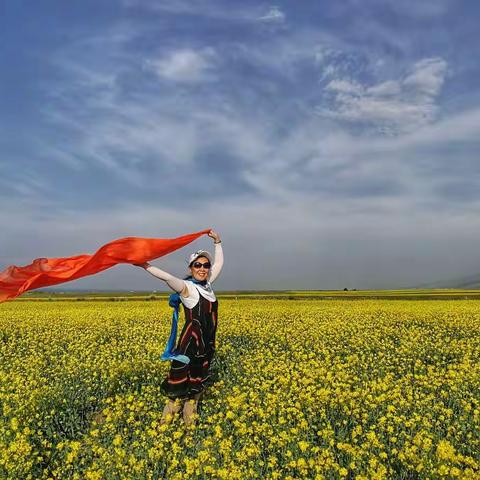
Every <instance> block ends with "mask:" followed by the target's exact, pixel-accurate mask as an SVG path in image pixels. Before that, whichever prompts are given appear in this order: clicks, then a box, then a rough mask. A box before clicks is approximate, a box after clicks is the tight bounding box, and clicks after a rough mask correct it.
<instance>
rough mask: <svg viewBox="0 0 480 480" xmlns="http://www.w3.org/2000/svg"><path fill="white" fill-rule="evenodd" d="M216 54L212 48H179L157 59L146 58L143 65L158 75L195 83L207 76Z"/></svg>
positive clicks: (176, 80) (177, 80) (168, 78)
mask: <svg viewBox="0 0 480 480" xmlns="http://www.w3.org/2000/svg"><path fill="white" fill-rule="evenodd" d="M215 58H216V55H215V51H214V50H213V49H212V48H205V49H203V50H199V51H196V50H192V49H180V50H175V51H173V52H170V53H169V54H167V55H165V56H163V57H162V58H159V59H149V60H146V62H145V66H146V67H147V68H148V69H150V70H153V71H154V72H155V73H156V74H157V75H158V76H159V77H161V78H164V79H167V80H172V81H175V82H182V83H195V82H199V81H202V80H206V79H208V78H209V72H210V71H211V70H212V68H213V64H214V61H215Z"/></svg>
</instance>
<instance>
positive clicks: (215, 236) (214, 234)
mask: <svg viewBox="0 0 480 480" xmlns="http://www.w3.org/2000/svg"><path fill="white" fill-rule="evenodd" d="M208 236H209V237H211V238H213V241H214V242H215V243H220V242H221V240H220V235H219V234H218V233H217V232H215V231H214V230H210V231H209V232H208Z"/></svg>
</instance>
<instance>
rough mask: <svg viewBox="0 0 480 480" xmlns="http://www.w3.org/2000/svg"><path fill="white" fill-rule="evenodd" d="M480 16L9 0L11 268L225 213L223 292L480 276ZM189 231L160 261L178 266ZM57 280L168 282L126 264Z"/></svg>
mask: <svg viewBox="0 0 480 480" xmlns="http://www.w3.org/2000/svg"><path fill="white" fill-rule="evenodd" d="M479 11H480V5H479V4H478V3H477V2H473V1H458V0H457V1H453V0H435V1H433V0H425V1H422V2H417V1H413V0H405V1H403V2H397V1H393V0H364V1H359V0H346V1H343V2H337V1H323V2H311V1H305V2H293V1H283V2H275V3H268V2H267V3H262V2H252V1H242V2H236V1H235V2H233V1H230V2H225V1H214V0H162V1H153V0H117V1H107V0H104V1H102V2H98V1H95V2H94V1H90V0H84V1H82V2H68V3H67V2H62V1H59V0H58V1H53V0H51V1H44V2H24V1H13V0H7V1H6V2H3V3H2V5H1V6H0V32H1V34H0V35H1V37H0V38H1V42H0V59H1V62H2V64H1V65H2V70H1V71H2V74H1V76H0V105H1V108H0V127H1V128H0V186H1V190H0V198H1V203H2V210H1V216H2V225H3V226H4V228H3V229H2V235H1V236H0V268H5V267H6V266H8V265H10V264H17V265H24V264H27V263H30V261H31V260H33V259H34V258H37V257H61V256H70V255H76V254H80V253H89V252H93V251H95V250H96V248H98V247H99V246H100V245H102V244H103V243H106V242H108V241H110V240H112V239H114V238H119V237H124V236H131V235H134V236H144V237H174V236H179V235H182V234H185V233H189V232H193V231H197V230H201V229H204V228H208V227H213V228H215V229H217V230H218V231H219V233H220V234H221V235H222V238H223V240H224V250H225V258H226V263H225V270H224V272H223V273H222V276H221V277H220V278H219V280H218V286H217V288H219V289H234V288H239V289H257V288H258V289H269V288H272V289H276V288H280V289H284V288H285V289H289V288H291V289H301V288H307V289H308V288H312V289H315V288H343V287H347V288H359V289H360V288H396V287H404V286H414V285H416V284H419V283H425V282H429V281H435V280H442V279H445V278H451V277H453V278H454V277H457V276H462V275H466V274H472V273H475V272H477V271H480V261H479V259H478V257H479V256H478V253H477V250H478V247H477V243H478V242H477V239H478V237H479V235H478V234H479V233H480V219H479V218H478V214H477V213H478V207H479V205H480V201H479V200H480V189H479V188H478V186H479V175H480V163H479V160H478V151H479V149H478V147H479V143H480V141H479V138H480V135H479V133H480V89H479V86H478V80H477V79H478V78H479V77H480V62H479V61H478V54H477V52H476V47H477V42H478V40H479V38H478V37H479V34H478V19H479ZM189 247H191V248H189ZM189 247H186V248H185V249H183V250H182V251H180V252H175V253H174V254H172V255H170V256H168V257H164V258H162V259H159V260H158V261H156V262H154V263H155V264H156V265H158V266H160V267H161V268H162V267H163V268H165V269H166V270H169V271H170V272H171V273H173V274H178V275H182V274H183V273H184V271H185V266H184V262H183V260H184V258H185V257H187V256H188V254H189V253H190V250H192V249H196V248H197V247H198V248H200V247H210V241H209V239H206V238H205V239H201V240H198V241H197V242H196V243H195V244H194V245H191V246H189ZM65 286H66V287H69V288H102V289H105V288H113V289H116V288H125V289H137V288H141V289H143V288H146V289H155V288H158V289H163V285H161V284H159V283H158V282H156V280H155V279H153V278H151V277H150V276H149V275H148V274H146V273H145V272H143V271H139V269H135V268H134V267H130V266H119V267H116V268H115V269H112V270H109V271H106V272H103V273H102V274H100V275H98V276H95V277H90V278H86V279H82V280H79V281H77V282H74V283H71V284H65Z"/></svg>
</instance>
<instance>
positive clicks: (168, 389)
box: [138, 230, 223, 425]
mask: <svg viewBox="0 0 480 480" xmlns="http://www.w3.org/2000/svg"><path fill="white" fill-rule="evenodd" d="M208 236H209V237H211V238H213V241H214V244H215V259H214V261H213V264H212V258H211V255H210V253H209V252H207V251H205V250H198V251H197V252H195V253H192V255H190V258H189V259H188V261H187V263H188V267H189V269H190V275H189V276H188V277H186V278H185V279H183V280H181V279H179V278H176V277H174V276H173V275H170V274H169V273H167V272H164V271H163V270H160V269H159V268H157V267H154V266H152V265H150V264H149V263H148V262H146V263H144V264H141V265H138V266H140V267H143V268H144V269H145V270H146V271H147V272H149V273H151V274H152V275H154V276H155V277H158V278H160V279H161V280H164V281H165V282H166V283H167V285H168V286H169V287H170V288H171V289H172V290H174V291H175V292H178V293H179V294H180V300H181V302H182V304H183V307H184V311H185V325H184V327H183V329H182V332H181V334H180V338H179V340H178V343H177V349H176V350H177V353H178V354H180V355H186V356H187V357H188V358H189V360H190V362H189V363H188V364H185V363H182V362H179V361H177V360H173V361H172V363H171V366H170V371H169V373H168V376H167V377H166V378H165V380H164V381H163V382H162V385H161V390H162V393H163V394H164V395H166V396H167V397H168V398H169V399H170V400H169V402H168V403H167V405H165V409H164V411H163V415H162V420H161V423H166V422H168V421H170V420H171V418H172V416H173V415H174V414H175V413H177V412H179V411H180V409H181V408H182V404H181V401H182V400H186V401H185V403H184V406H183V419H184V421H185V424H186V425H191V424H192V423H193V420H194V416H195V414H196V413H197V406H198V401H199V400H200V398H201V396H202V394H203V393H204V391H205V388H206V387H207V386H209V385H211V383H212V378H211V372H210V366H211V363H212V360H213V357H214V354H215V333H216V329H217V312H218V301H217V299H216V297H215V293H214V292H213V290H212V287H211V283H213V282H214V281H215V279H216V278H217V277H218V275H219V273H220V271H221V269H222V266H223V250H222V244H221V240H220V236H219V235H218V233H216V232H214V231H213V230H210V232H209V233H208Z"/></svg>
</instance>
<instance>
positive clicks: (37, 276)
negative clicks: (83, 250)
mask: <svg viewBox="0 0 480 480" xmlns="http://www.w3.org/2000/svg"><path fill="white" fill-rule="evenodd" d="M209 231H210V229H208V230H202V231H201V232H196V233H190V234H188V235H183V236H182V237H177V238H140V237H125V238H120V239H118V240H114V241H113V242H109V243H106V244H105V245H103V246H102V247H100V248H99V249H98V250H97V251H96V252H95V253H94V254H93V255H78V256H75V257H66V258H37V259H35V260H34V261H33V262H32V263H31V264H30V265H26V266H25V267H17V266H15V265H11V266H10V267H8V268H7V269H6V270H4V271H3V272H0V302H3V301H5V300H8V299H11V298H15V297H18V296H19V295H21V294H22V293H24V292H26V291H27V290H33V289H34V288H40V287H47V286H50V285H57V284H58V283H63V282H69V281H71V280H76V279H77V278H81V277H85V276H87V275H94V274H95V273H98V272H101V271H103V270H106V269H107V268H110V267H113V266H114V265H117V264H118V263H144V262H148V261H149V260H153V259H154V258H158V257H163V256H164V255H167V254H168V253H171V252H173V251H174V250H178V249H179V248H182V247H184V246H185V245H187V244H189V243H190V242H193V241H194V240H196V239H197V238H198V237H200V236H201V235H204V234H206V233H208V232H209Z"/></svg>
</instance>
